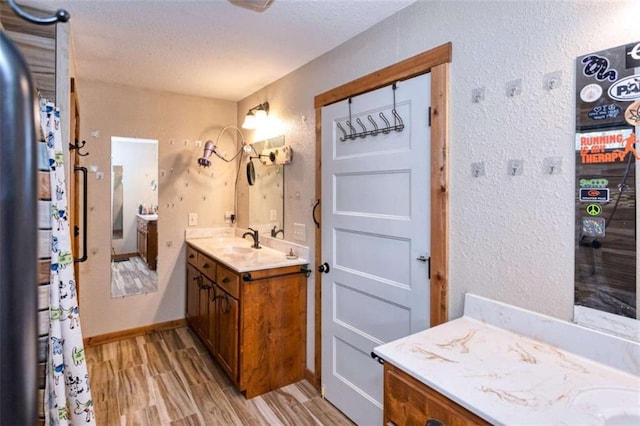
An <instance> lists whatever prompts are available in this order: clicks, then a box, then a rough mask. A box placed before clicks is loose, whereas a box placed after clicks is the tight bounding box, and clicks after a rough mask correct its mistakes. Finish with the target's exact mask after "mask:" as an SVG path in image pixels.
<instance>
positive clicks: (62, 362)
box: [40, 100, 95, 425]
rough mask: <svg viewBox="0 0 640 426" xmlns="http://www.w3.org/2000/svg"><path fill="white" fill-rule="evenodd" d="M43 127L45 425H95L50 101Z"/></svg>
mask: <svg viewBox="0 0 640 426" xmlns="http://www.w3.org/2000/svg"><path fill="white" fill-rule="evenodd" d="M40 125H41V127H42V134H43V135H45V138H46V145H47V151H48V154H49V174H50V177H51V215H52V226H51V280H50V284H51V285H50V286H49V287H50V293H49V299H50V300H49V342H48V347H49V349H48V356H47V373H46V390H45V407H44V411H45V417H46V424H47V425H82V424H88V425H95V415H94V411H93V399H92V398H91V391H90V389H89V374H88V371H87V364H86V362H85V356H84V345H83V342H82V331H81V329H80V318H79V316H78V301H77V297H76V282H75V279H74V278H75V277H74V273H73V255H72V253H71V233H70V230H69V218H68V215H67V195H66V191H65V188H66V186H65V185H66V183H65V182H66V178H65V173H64V166H63V162H62V158H63V157H62V137H61V133H60V111H59V110H58V109H57V108H55V106H54V105H53V104H52V103H50V102H47V101H46V100H41V101H40Z"/></svg>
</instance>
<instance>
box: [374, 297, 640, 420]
mask: <svg viewBox="0 0 640 426" xmlns="http://www.w3.org/2000/svg"><path fill="white" fill-rule="evenodd" d="M468 304H470V305H472V306H471V307H470V309H467V305H468ZM572 333H574V334H575V336H571V334H572ZM591 333H593V334H592V335H591V337H589V335H590V334H591ZM547 337H548V338H547ZM561 341H564V343H558V342H561ZM574 345H575V346H574ZM591 345H605V346H603V347H600V348H590V347H587V346H591ZM639 347H640V344H638V343H637V342H631V341H628V340H625V339H619V338H615V337H614V336H605V335H603V333H600V332H597V331H593V330H589V329H585V328H584V327H581V326H578V325H575V324H571V323H566V322H563V321H560V320H557V319H553V318H550V317H546V316H543V315H540V314H536V313H533V312H530V311H526V310H523V309H520V308H516V307H511V306H509V305H505V304H502V303H499V302H494V301H491V300H489V299H484V298H481V297H478V296H474V295H467V297H466V299H465V315H464V316H463V317H462V318H459V319H457V320H453V321H451V322H448V323H445V324H442V325H440V326H437V327H434V328H431V329H428V330H425V331H422V332H419V333H416V334H413V335H411V336H408V337H405V338H402V339H399V340H396V341H394V342H391V343H388V344H385V345H383V346H379V347H377V348H376V349H375V350H374V352H375V353H376V354H377V355H378V356H380V357H381V358H382V359H384V360H385V362H390V363H391V364H393V365H395V366H397V367H398V368H400V369H401V370H403V371H405V372H406V373H408V374H410V375H412V376H413V377H415V378H416V379H418V380H419V381H421V382H423V383H424V384H426V385H428V386H430V387H431V388H433V389H435V390H437V391H438V392H440V393H442V394H443V395H445V396H446V397H448V398H449V399H451V400H453V401H455V402H456V403H458V404H460V405H461V406H463V407H465V408H466V409H468V410H469V411H471V412H473V413H475V414H477V415H478V416H480V417H482V418H483V419H485V420H487V421H489V422H491V423H493V424H556V425H568V424H574V425H575V424H580V425H588V424H600V425H602V424H609V423H608V422H615V421H618V422H620V423H612V424H638V423H636V422H637V421H638V419H640V417H638V418H635V417H633V416H636V415H637V416H640V376H639V373H638V370H639V369H640V358H639V357H638V355H640V351H639ZM570 349H575V350H574V351H572V350H570ZM605 351H607V352H608V351H610V352H611V354H607V353H606V352H605ZM614 352H615V353H614Z"/></svg>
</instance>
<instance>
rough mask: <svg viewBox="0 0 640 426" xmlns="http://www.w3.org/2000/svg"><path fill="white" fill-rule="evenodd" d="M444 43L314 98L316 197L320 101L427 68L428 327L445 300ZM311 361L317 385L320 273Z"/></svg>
mask: <svg viewBox="0 0 640 426" xmlns="http://www.w3.org/2000/svg"><path fill="white" fill-rule="evenodd" d="M451 54H452V45H451V42H449V43H445V44H443V45H441V46H438V47H436V48H434V49H431V50H428V51H426V52H423V53H420V54H418V55H416V56H413V57H411V58H408V59H405V60H404V61H401V62H398V63H396V64H394V65H390V66H388V67H386V68H382V69H380V70H378V71H374V72H372V73H371V74H367V75H365V76H363V77H360V78H358V79H356V80H353V81H351V82H349V83H346V84H343V85H342V86H338V87H336V88H334V89H331V90H329V91H327V92H324V93H321V94H319V95H317V96H316V97H315V98H314V107H315V110H316V199H317V200H321V199H322V107H324V106H327V105H330V104H333V103H335V102H339V101H342V100H344V99H347V98H350V97H353V96H357V95H360V94H362V93H366V92H370V91H372V90H375V89H379V88H381V87H384V86H387V85H389V84H392V83H394V82H396V81H401V80H407V79H409V78H412V77H416V76H418V75H422V74H426V73H428V72H431V117H430V123H431V293H430V294H431V300H430V309H431V321H430V323H431V327H433V326H436V325H438V324H442V323H443V322H446V321H447V319H448V306H449V267H448V266H449V167H448V159H449V63H450V62H451ZM315 239H316V241H315V261H314V262H315V265H320V264H321V263H322V262H323V259H322V227H321V226H319V227H316V230H315ZM314 293H315V305H314V306H315V318H314V322H315V346H314V347H315V363H314V369H315V371H314V372H313V373H310V372H308V374H307V379H308V380H309V381H310V382H311V383H312V384H313V385H314V386H315V387H316V388H317V389H320V385H321V377H322V274H320V273H317V274H316V276H315V289H314Z"/></svg>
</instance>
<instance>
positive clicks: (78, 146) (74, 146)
mask: <svg viewBox="0 0 640 426" xmlns="http://www.w3.org/2000/svg"><path fill="white" fill-rule="evenodd" d="M86 144H87V141H82V144H80V143H79V142H78V139H75V140H74V143H70V144H69V151H73V150H74V149H75V150H76V151H77V152H78V155H79V156H80V157H86V156H87V155H89V153H88V152H84V153H83V152H80V149H81V148H83V147H84V146H85V145H86Z"/></svg>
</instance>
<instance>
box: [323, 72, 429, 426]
mask: <svg viewBox="0 0 640 426" xmlns="http://www.w3.org/2000/svg"><path fill="white" fill-rule="evenodd" d="M393 96H394V92H393V90H392V88H391V87H385V88H382V89H378V90H376V91H373V92H370V93H366V94H363V95H360V96H358V97H355V98H352V102H351V105H349V103H348V101H343V102H339V103H336V104H332V105H329V106H327V107H325V108H323V110H322V138H323V140H322V144H323V149H322V188H323V192H322V199H323V200H324V202H323V203H322V221H321V223H322V224H323V232H322V253H323V255H324V261H326V262H328V263H329V264H330V266H331V269H330V272H329V273H328V274H327V275H325V276H323V280H322V294H323V296H322V363H323V365H322V382H323V385H324V387H325V396H326V398H327V399H328V400H329V401H331V402H332V403H333V404H334V405H336V406H337V407H338V408H339V409H340V410H342V411H343V412H344V413H345V414H347V415H348V416H349V417H350V418H351V419H352V420H353V421H355V422H356V423H358V424H381V422H382V367H381V366H380V364H378V363H377V362H376V361H374V360H373V359H371V356H370V354H371V351H372V350H373V348H374V347H375V346H378V345H380V344H382V343H386V342H389V341H392V340H395V339H398V338H400V337H403V336H406V335H408V334H411V333H415V332H417V331H419V330H423V329H426V328H427V327H428V325H429V279H428V263H427V262H422V261H419V260H417V258H419V257H420V256H426V257H428V255H429V250H430V237H429V229H430V211H429V194H430V182H429V170H430V156H429V153H430V144H429V135H430V132H429V127H428V106H429V101H430V77H429V75H424V76H420V77H416V78H414V79H411V80H408V81H404V82H400V83H397V90H396V91H395V99H396V110H397V112H398V113H399V115H400V117H401V118H402V120H403V122H404V124H405V128H404V130H403V131H402V132H396V131H391V132H389V133H388V134H384V133H381V132H379V133H378V134H377V135H376V136H368V137H366V138H359V137H358V138H356V139H347V140H345V141H341V140H340V137H342V136H343V133H342V132H341V130H340V129H339V128H338V125H337V124H338V123H340V124H341V125H342V126H343V127H346V128H348V126H346V120H349V119H350V118H349V108H351V122H352V123H356V122H357V121H356V119H357V118H359V119H360V120H361V121H362V122H363V123H366V124H368V129H371V128H373V126H372V125H370V120H369V118H368V116H371V117H372V119H377V120H376V121H377V122H378V125H379V127H382V124H381V123H382V122H381V120H380V119H379V117H380V115H379V114H380V113H381V112H382V113H383V114H384V115H385V116H386V117H387V119H388V120H389V121H390V123H391V125H394V121H393V114H392V112H391V111H392V109H393V99H394V98H393ZM396 124H397V122H396ZM358 130H360V129H358Z"/></svg>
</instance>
